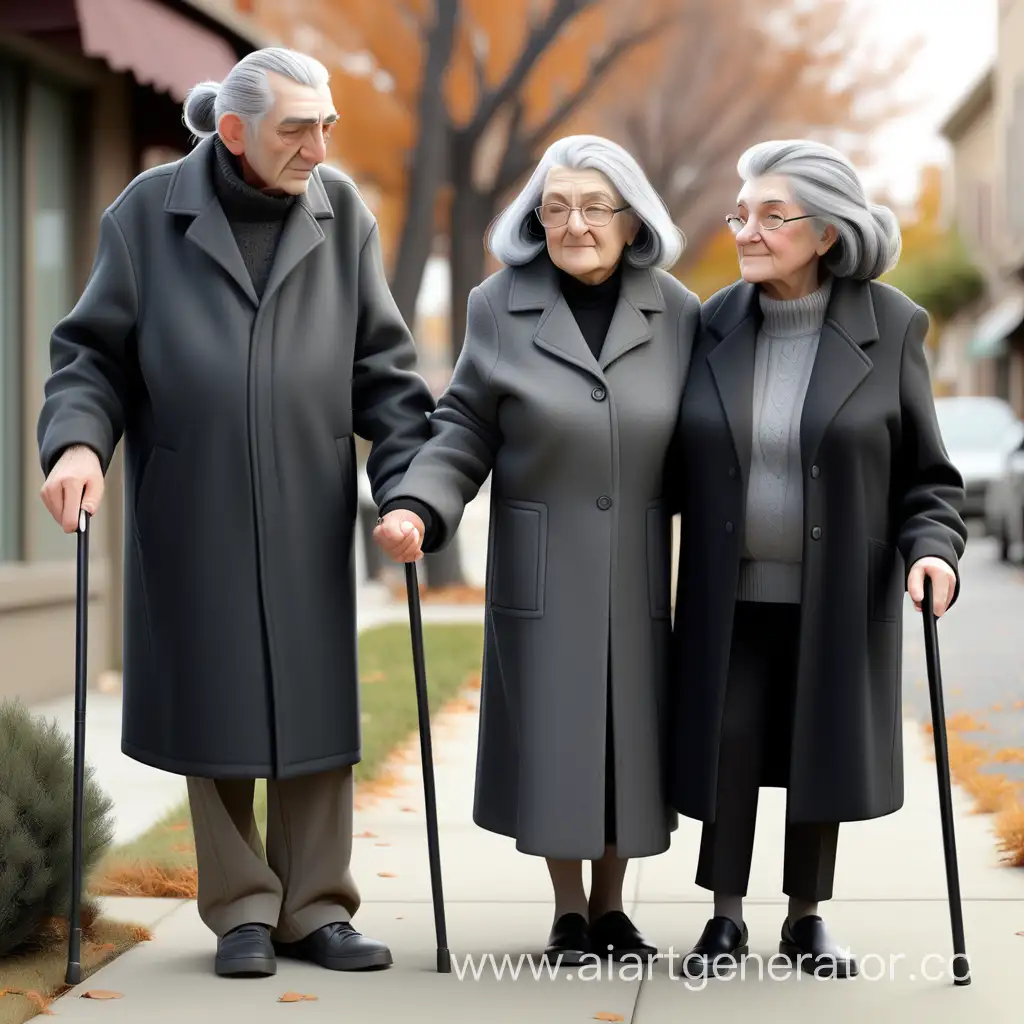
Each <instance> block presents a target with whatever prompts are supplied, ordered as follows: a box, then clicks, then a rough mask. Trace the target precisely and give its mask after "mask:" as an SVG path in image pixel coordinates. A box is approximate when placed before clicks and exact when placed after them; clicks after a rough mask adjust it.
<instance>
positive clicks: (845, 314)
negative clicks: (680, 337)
mask: <svg viewBox="0 0 1024 1024" xmlns="http://www.w3.org/2000/svg"><path fill="white" fill-rule="evenodd" d="M760 326H761V313H760V306H759V303H758V288H757V286H756V285H753V284H749V283H747V282H745V281H740V282H738V283H737V284H735V285H734V286H733V288H732V290H731V291H730V292H729V294H728V295H726V296H725V297H724V298H723V299H722V302H721V304H720V305H719V306H718V309H717V310H715V312H714V313H713V314H712V316H711V318H710V319H709V320H708V323H707V327H708V329H709V330H710V331H711V332H712V333H713V334H714V335H715V336H716V337H717V338H719V339H720V340H719V341H718V343H717V344H716V345H715V346H714V347H713V348H712V349H711V351H710V352H709V353H708V366H709V367H710V368H711V373H712V376H713V377H714V380H715V387H716V388H717V389H718V396H719V400H720V401H721V403H722V408H723V410H724V412H725V416H726V419H727V420H728V423H729V430H730V432H731V433H732V439H733V446H734V447H735V449H736V457H737V459H738V460H739V464H740V471H741V473H742V474H743V481H744V484H746V482H747V479H748V477H749V472H750V453H751V445H752V443H753V442H752V434H753V398H754V394H753V392H754V346H755V345H756V343H757V334H758V331H759V330H760ZM877 340H878V324H877V322H876V320H875V314H874V307H873V306H872V303H871V292H870V289H869V287H868V283H867V282H866V281H854V280H852V279H850V278H836V279H835V280H834V281H833V284H832V294H831V296H830V298H829V305H828V308H827V309H826V311H825V321H824V323H823V325H822V329H821V335H820V338H819V340H818V350H817V354H816V356H815V359H814V366H813V368H812V370H811V379H810V381H809V383H808V386H807V394H806V397H805V398H804V405H803V412H802V414H801V421H800V448H801V454H802V457H803V461H804V464H805V465H808V466H809V465H810V464H811V463H812V462H813V461H814V459H815V457H816V456H817V453H818V448H819V446H820V445H821V440H822V438H823V437H824V435H825V431H826V430H827V429H828V427H829V425H830V424H831V422H832V421H833V420H834V419H835V416H836V413H838V412H839V410H840V409H841V408H842V406H843V405H844V404H845V403H846V401H847V400H848V399H849V397H850V395H852V394H853V392H854V391H855V390H856V389H857V388H858V387H859V386H860V384H861V382H862V381H863V380H864V378H865V377H866V376H867V375H868V374H869V373H870V372H871V368H872V365H873V364H872V362H871V359H870V358H869V357H868V355H867V353H866V352H865V351H864V349H865V347H866V346H869V345H870V344H871V343H872V342H873V341H877Z"/></svg>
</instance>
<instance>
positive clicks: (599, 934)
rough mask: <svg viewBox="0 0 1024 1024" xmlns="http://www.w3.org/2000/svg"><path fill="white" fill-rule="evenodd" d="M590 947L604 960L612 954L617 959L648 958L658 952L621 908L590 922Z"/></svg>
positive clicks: (613, 958)
mask: <svg viewBox="0 0 1024 1024" xmlns="http://www.w3.org/2000/svg"><path fill="white" fill-rule="evenodd" d="M609 946H611V947H612V948H611V949H609V948H608V947H609ZM590 948H591V950H593V952H594V954H595V955H596V956H598V957H600V958H601V959H602V960H603V959H604V958H605V957H609V956H610V957H611V958H612V960H615V961H619V960H626V959H634V958H637V957H638V958H639V959H640V960H647V959H649V958H650V957H652V956H656V955H657V952H658V950H657V947H656V946H652V945H651V944H650V943H649V942H647V940H646V939H644V937H643V936H642V935H641V934H640V932H639V931H638V930H637V928H636V925H634V924H633V922H632V921H631V920H630V919H629V918H628V917H627V916H626V914H625V913H623V911H621V910H612V911H609V912H608V913H607V914H602V915H601V916H600V917H599V918H598V919H597V920H596V921H591V922H590Z"/></svg>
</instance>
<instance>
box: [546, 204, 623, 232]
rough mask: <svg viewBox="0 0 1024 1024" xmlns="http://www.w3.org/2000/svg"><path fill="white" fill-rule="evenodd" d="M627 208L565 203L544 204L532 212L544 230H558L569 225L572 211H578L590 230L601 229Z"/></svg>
mask: <svg viewBox="0 0 1024 1024" xmlns="http://www.w3.org/2000/svg"><path fill="white" fill-rule="evenodd" d="M628 209H629V207H628V206H620V207H618V209H615V208H614V207H611V206H605V204H604V203H591V204H589V205H588V206H566V205H565V203H545V204H544V205H543V206H538V207H537V208H536V210H535V211H534V212H535V213H536V214H537V217H538V219H539V220H540V222H541V224H543V225H544V227H546V228H560V227H564V226H565V225H566V224H568V223H569V218H570V217H571V216H572V212H573V210H579V211H580V214H581V215H582V217H583V220H584V221H585V222H586V223H587V224H589V225H590V227H592V228H603V227H604V226H605V225H606V224H610V223H611V222H612V217H614V216H615V214H617V213H623V212H624V211H626V210H628Z"/></svg>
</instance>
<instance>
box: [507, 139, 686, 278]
mask: <svg viewBox="0 0 1024 1024" xmlns="http://www.w3.org/2000/svg"><path fill="white" fill-rule="evenodd" d="M552 167H570V168H572V169H573V170H582V169H584V168H586V169H588V170H595V171H600V172H601V173H602V174H604V175H605V177H607V178H608V180H609V181H610V182H611V183H612V184H613V185H614V186H615V188H616V189H617V190H618V192H619V194H620V195H621V196H622V198H623V199H624V200H625V201H626V202H627V203H628V204H629V206H630V208H631V209H632V211H633V213H635V214H636V216H637V217H638V218H639V220H640V225H641V226H640V230H639V231H638V232H637V236H636V239H635V240H634V242H633V244H632V245H629V246H627V247H626V251H625V259H626V261H627V262H629V263H631V264H632V265H633V266H634V267H662V268H664V269H666V270H667V269H668V268H670V267H672V266H674V265H675V264H676V263H677V262H678V261H679V257H680V256H681V255H682V254H683V249H684V247H685V245H686V238H685V236H684V235H683V233H682V232H681V231H680V230H679V228H677V227H676V225H675V224H673V223H672V218H671V216H669V212H668V208H667V207H666V206H665V203H664V201H663V200H662V198H661V196H659V195H658V193H657V192H656V191H655V190H654V188H653V187H652V185H651V183H650V182H649V181H648V180H647V175H646V174H644V172H643V170H641V168H640V165H639V164H638V163H637V162H636V160H635V159H634V158H633V157H632V156H631V155H630V154H629V153H628V152H627V151H626V150H625V149H623V148H622V146H620V145H618V144H617V143H615V142H611V141H610V140H608V139H602V138H601V137H600V136H598V135H570V136H568V137H566V138H564V139H559V140H558V141H557V142H555V143H552V145H550V146H549V147H548V149H547V152H545V154H544V155H543V156H542V157H541V159H540V162H539V163H538V164H537V167H536V168H535V170H534V172H533V174H532V175H530V180H529V181H527V183H526V184H525V185H524V186H523V189H522V191H521V192H520V193H519V195H517V196H516V198H515V199H513V200H512V202H511V203H509V205H508V206H507V207H506V208H505V210H504V211H503V212H502V213H501V215H500V216H499V217H498V218H497V219H496V220H495V221H494V224H493V225H492V227H491V230H490V232H489V233H488V236H487V248H488V249H489V250H490V251H491V253H493V255H494V256H495V258H496V259H498V260H500V261H501V262H502V263H504V264H506V265H508V266H519V265H521V264H523V263H529V262H530V260H532V259H533V258H534V257H535V256H536V255H537V254H538V253H539V252H540V251H541V250H542V249H544V248H545V245H546V243H545V240H544V229H543V227H541V224H540V221H539V219H538V218H537V215H536V213H535V212H534V211H535V210H536V208H537V207H538V206H540V203H541V197H542V196H543V193H544V181H545V179H546V178H547V174H548V171H550V170H551V168H552Z"/></svg>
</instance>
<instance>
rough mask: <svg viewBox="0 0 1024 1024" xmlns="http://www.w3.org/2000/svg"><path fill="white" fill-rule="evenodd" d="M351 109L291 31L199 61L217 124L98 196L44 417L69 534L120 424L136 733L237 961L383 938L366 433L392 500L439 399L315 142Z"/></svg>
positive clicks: (225, 947) (352, 951)
mask: <svg viewBox="0 0 1024 1024" xmlns="http://www.w3.org/2000/svg"><path fill="white" fill-rule="evenodd" d="M336 117H337V114H336V111H335V109H334V105H333V103H332V101H331V93H330V90H329V87H328V76H327V72H326V70H325V69H324V68H323V66H322V65H320V64H319V63H318V62H316V61H314V60H312V59H311V58H309V57H306V56H304V55H302V54H298V53H294V52H292V51H288V50H282V49H276V48H270V49H266V50H260V51H257V52H255V53H252V54H250V55H248V56H247V57H245V58H244V59H243V60H242V61H240V62H239V63H238V64H237V65H236V66H235V68H234V69H233V70H232V71H231V72H230V73H229V74H228V76H227V77H226V79H225V80H224V81H223V82H222V83H220V84H219V85H218V84H217V83H208V82H207V83H202V84H200V85H198V86H196V88H195V89H194V90H193V91H192V93H191V94H190V95H189V97H188V99H187V100H186V103H185V121H186V124H187V125H188V126H189V128H190V129H191V130H192V131H193V132H194V133H195V134H196V135H198V136H201V137H202V141H201V142H200V143H199V144H198V145H197V146H196V147H195V149H194V150H193V151H192V152H191V153H189V155H187V156H186V157H184V158H183V159H181V160H179V161H177V162H175V163H172V164H169V165H167V166H163V167H158V168H155V169H153V170H149V171H147V172H145V173H143V174H141V175H139V176H138V177H137V178H136V179H135V180H134V181H133V182H132V183H131V184H130V185H129V186H128V187H127V188H126V189H125V190H124V192H123V193H122V194H121V195H120V196H119V197H118V198H117V199H116V200H115V202H114V203H113V204H112V205H111V206H110V208H109V209H107V210H106V212H105V213H104V215H103V218H102V220H101V222H100V235H99V249H98V253H97V256H96V262H95V264H94V267H93V270H92V275H91V277H90V279H89V281H88V284H87V286H86V288H85V291H84V293H83V295H82V297H81V299H80V300H79V302H78V304H77V305H76V306H75V308H74V309H73V310H72V311H71V313H70V314H69V315H68V316H67V317H66V318H65V319H63V320H62V321H61V322H60V323H58V324H57V326H56V328H55V329H54V331H53V337H52V342H51V361H52V370H53V372H52V376H51V377H50V378H49V380H48V382H47V385H46V389H45V402H44V405H43V408H42V412H41V415H40V418H39V450H40V459H41V462H42V467H43V472H44V474H45V475H46V483H45V484H44V486H43V491H42V497H43V500H44V502H45V503H46V506H47V508H48V509H49V510H50V512H51V513H52V515H53V516H54V518H55V519H56V520H57V521H58V522H59V523H60V524H61V525H62V526H63V528H64V530H65V531H67V532H69V533H70V532H73V531H75V529H76V528H77V523H78V518H79V509H80V508H84V509H85V510H86V511H88V512H90V513H95V512H96V510H97V509H98V508H99V506H100V501H101V498H102V494H103V480H104V474H105V473H106V470H107V467H108V464H109V462H110V459H111V457H112V455H113V452H114V448H115V445H116V444H117V442H118V440H119V439H120V438H121V437H122V436H123V437H124V442H125V444H124V454H125V466H126V478H127V500H126V502H125V619H126V621H125V647H124V726H123V739H122V749H123V750H124V752H125V753H126V754H128V755H129V756H130V757H132V758H134V759H136V760H138V761H141V762H143V763H145V764H148V765H152V766H154V767H156V768H160V769H162V770H164V771H168V772H174V773H177V774H181V775H185V776H187V778H188V795H189V801H190V806H191V812H192V821H193V825H194V829H195V845H196V856H197V861H198V866H199V899H198V903H199V913H200V915H201V916H202V919H203V921H204V922H205V923H206V924H207V925H208V927H209V928H210V929H211V930H212V931H213V932H214V933H215V934H216V935H217V937H218V943H217V956H216V962H215V969H216V971H217V973H219V974H222V975H269V974H273V973H275V971H276V959H275V955H282V956H285V955H287V956H292V957H296V958H299V959H305V960H310V961H313V962H315V963H318V964H320V965H322V966H324V967H327V968H330V969H334V970H349V969H360V968H367V967H382V966H387V965H389V964H390V963H391V962H392V959H391V953H390V951H389V950H388V948H387V947H386V946H385V945H384V944H382V943H380V942H378V941H375V940H372V939H370V938H367V937H365V936H362V935H361V934H360V933H359V932H357V931H356V930H355V929H354V928H353V926H352V924H351V918H352V916H353V915H354V914H355V912H356V909H357V907H358V905H359V893H358V890H357V887H356V885H355V884H354V882H353V880H352V877H351V875H350V872H349V857H350V851H351V840H352V795H353V794H352V766H353V764H355V763H356V762H358V761H359V759H360V757H361V751H360V731H359V702H358V690H357V668H356V623H355V580H354V572H353V537H354V532H355V530H354V520H355V515H356V458H355V449H354V441H353V435H354V434H358V435H360V436H361V437H364V438H366V439H368V440H369V441H371V442H372V450H371V454H370V456H369V460H368V472H369V476H370V479H371V482H372V486H373V492H374V498H375V500H377V501H381V500H383V499H384V497H385V496H386V495H387V494H388V493H389V492H390V490H391V488H392V487H393V485H394V484H395V483H397V482H398V481H399V480H400V479H401V478H402V475H403V473H404V471H405V469H406V468H407V466H408V464H409V462H410V461H411V459H412V457H413V455H414V454H415V452H416V450H417V449H418V448H419V447H420V445H421V444H422V443H423V442H424V441H425V440H426V439H427V437H428V435H429V428H428V416H429V414H430V412H431V411H432V409H433V405H434V402H433V398H432V396H431V394H430V391H429V389H428V388H427V386H426V384H425V382H424V381H423V380H422V379H421V378H420V377H419V376H418V375H417V374H416V373H415V371H414V366H415V348H414V344H413V340H412V338H411V336H410V333H409V331H408V329H407V327H406V325H405V323H404V322H403V321H402V318H401V316H400V315H399V312H398V309H397V308H396V306H395V303H394V301H393V299H392V297H391V294H390V292H389V290H388V287H387V284H386V281H385V277H384V270H383V267H382V262H381V251H380V238H379V235H378V229H377V225H376V222H375V220H374V217H373V215H372V214H371V213H370V211H369V209H368V208H367V207H366V206H365V205H364V203H363V202H362V200H361V199H360V197H359V194H358V192H357V191H356V188H355V186H354V185H353V182H352V181H351V180H350V179H349V178H348V177H346V176H345V175H344V174H342V173H340V172H339V171H337V170H333V169H329V168H327V167H326V166H322V162H323V161H324V159H325V157H326V143H327V137H328V135H329V133H330V131H331V129H332V127H333V125H334V123H335V120H336ZM258 778H266V779H267V780H268V784H267V804H268V808H267V818H268V821H267V836H266V839H267V846H266V856H265V857H264V851H263V848H262V844H261V841H260V836H259V834H258V832H257V829H256V824H255V821H254V815H253V792H254V784H255V783H254V780H256V779H258Z"/></svg>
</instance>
